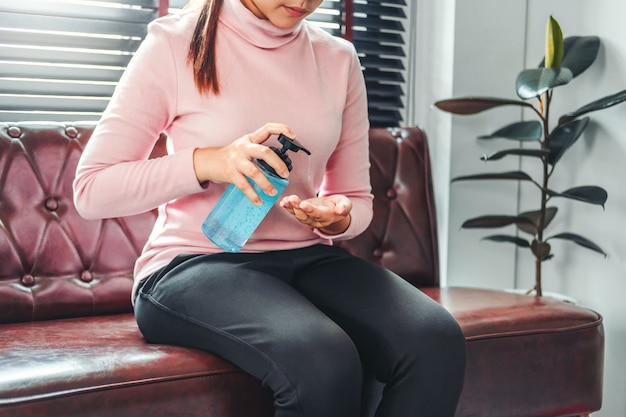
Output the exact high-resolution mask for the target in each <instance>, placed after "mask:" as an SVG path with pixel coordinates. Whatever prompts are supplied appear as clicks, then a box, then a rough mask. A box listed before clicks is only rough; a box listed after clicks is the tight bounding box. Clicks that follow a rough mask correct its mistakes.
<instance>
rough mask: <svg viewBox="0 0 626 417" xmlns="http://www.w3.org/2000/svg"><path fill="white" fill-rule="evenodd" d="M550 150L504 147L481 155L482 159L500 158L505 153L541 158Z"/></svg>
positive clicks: (505, 154)
mask: <svg viewBox="0 0 626 417" xmlns="http://www.w3.org/2000/svg"><path fill="white" fill-rule="evenodd" d="M549 154H550V151H548V150H546V149H521V148H516V149H506V150H503V151H499V152H495V153H492V154H491V155H485V156H483V157H481V158H480V159H482V160H483V161H495V160H497V159H502V158H504V157H505V156H507V155H518V156H534V157H536V158H541V157H544V156H548V155H549Z"/></svg>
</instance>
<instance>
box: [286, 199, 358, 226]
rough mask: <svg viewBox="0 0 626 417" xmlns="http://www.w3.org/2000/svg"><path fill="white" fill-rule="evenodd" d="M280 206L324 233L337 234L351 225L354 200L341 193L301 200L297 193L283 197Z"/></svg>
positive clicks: (301, 221)
mask: <svg viewBox="0 0 626 417" xmlns="http://www.w3.org/2000/svg"><path fill="white" fill-rule="evenodd" d="M280 206H281V207H283V208H285V209H286V210H287V211H288V212H290V213H291V214H293V215H294V216H295V218H296V219H298V221H300V223H302V224H304V225H306V226H308V227H311V228H313V229H320V230H321V231H322V232H323V233H326V234H329V235H337V234H340V233H343V232H345V231H346V229H347V228H348V226H350V210H352V202H351V201H350V199H349V198H348V197H346V196H345V195H341V194H336V195H331V196H328V197H315V198H309V199H306V200H301V199H300V197H298V196H297V195H290V196H286V197H283V199H282V200H281V201H280Z"/></svg>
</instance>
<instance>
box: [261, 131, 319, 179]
mask: <svg viewBox="0 0 626 417" xmlns="http://www.w3.org/2000/svg"><path fill="white" fill-rule="evenodd" d="M278 141H279V142H280V144H281V145H283V147H282V149H278V148H276V147H274V146H270V149H271V150H273V151H274V152H275V153H276V155H278V156H280V159H282V160H283V162H284V163H285V165H287V169H288V170H289V171H291V168H292V164H291V159H290V158H289V157H288V156H287V151H292V152H298V151H303V152H305V153H306V154H307V155H311V151H309V150H308V149H307V148H305V147H304V146H302V144H301V143H300V142H298V141H297V140H295V139H290V138H288V137H287V136H285V135H283V134H282V133H281V134H280V135H279V136H278ZM258 162H259V164H261V166H262V167H263V168H265V169H267V170H268V171H269V172H270V174H272V175H275V176H277V177H278V176H279V175H278V174H277V173H276V171H275V170H274V168H272V167H271V166H270V165H269V164H268V163H267V162H265V161H263V160H258Z"/></svg>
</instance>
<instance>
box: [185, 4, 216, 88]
mask: <svg viewBox="0 0 626 417" xmlns="http://www.w3.org/2000/svg"><path fill="white" fill-rule="evenodd" d="M223 3H224V0H207V1H206V2H205V3H204V5H202V6H201V11H200V16H199V17H198V23H196V28H195V30H194V32H193V37H192V38H191V43H190V45H189V54H188V55H187V59H188V61H189V62H191V63H192V64H193V74H194V80H195V82H196V87H197V88H198V91H200V93H210V92H213V93H215V94H216V95H217V94H219V92H220V87H219V81H218V77H217V66H216V65H215V41H216V37H217V24H218V19H219V14H220V10H221V9H222V4H223Z"/></svg>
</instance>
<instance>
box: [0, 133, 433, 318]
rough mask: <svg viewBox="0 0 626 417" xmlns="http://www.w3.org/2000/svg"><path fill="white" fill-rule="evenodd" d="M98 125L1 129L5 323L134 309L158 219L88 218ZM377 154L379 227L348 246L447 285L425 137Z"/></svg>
mask: <svg viewBox="0 0 626 417" xmlns="http://www.w3.org/2000/svg"><path fill="white" fill-rule="evenodd" d="M93 127H94V125H93V124H92V123H84V124H63V123H54V122H47V123H35V122H25V123H14V124H4V123H0V323H8V322H19V321H32V320H45V319H53V318H66V317H80V316H89V315H98V314H110V313H118V312H127V311H131V306H130V291H131V287H132V270H133V266H134V262H135V259H136V258H137V256H138V255H139V253H140V251H141V249H142V247H143V245H144V243H145V241H146V239H147V237H148V235H149V233H150V230H151V228H152V224H153V222H154V219H155V214H154V213H153V212H149V213H145V214H141V215H137V216H131V217H125V218H115V219H106V220H85V219H83V218H82V217H80V216H79V215H78V213H77V212H76V209H75V208H74V205H73V203H72V181H73V179H74V173H75V170H76V164H77V163H78V159H79V157H80V154H81V152H82V150H83V148H84V146H85V144H86V143H87V141H88V140H89V137H90V136H91V133H92V131H93ZM163 142H164V141H163V140H161V141H159V146H158V147H157V148H156V149H155V152H153V156H154V155H159V154H162V152H164V150H163V144H164V143H163ZM370 152H371V161H372V168H371V173H372V188H373V192H374V195H375V198H374V220H373V222H372V224H371V226H370V227H369V229H368V230H367V231H366V232H364V233H363V234H362V235H361V236H359V237H357V238H355V239H353V240H351V241H349V242H342V243H341V245H342V246H344V247H346V248H347V249H348V250H350V251H352V252H353V253H355V254H356V255H359V256H362V257H364V258H366V259H370V260H372V261H373V262H376V263H378V264H380V265H383V266H385V267H387V268H390V269H391V270H393V271H395V272H396V273H398V274H399V275H401V276H403V277H404V278H405V279H407V280H408V281H409V282H411V283H412V284H414V285H416V286H436V285H438V282H439V280H438V269H437V268H438V263H437V261H438V259H437V237H436V229H435V224H436V222H435V212H434V203H433V197H432V184H431V177H430V166H429V160H428V148H427V142H426V138H425V136H424V135H423V133H422V132H421V131H420V130H419V129H417V128H411V129H372V130H371V131H370Z"/></svg>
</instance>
